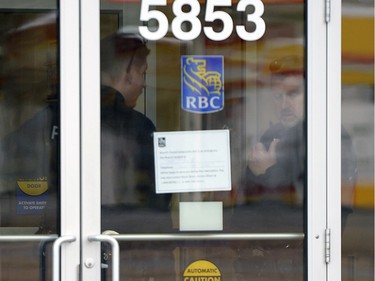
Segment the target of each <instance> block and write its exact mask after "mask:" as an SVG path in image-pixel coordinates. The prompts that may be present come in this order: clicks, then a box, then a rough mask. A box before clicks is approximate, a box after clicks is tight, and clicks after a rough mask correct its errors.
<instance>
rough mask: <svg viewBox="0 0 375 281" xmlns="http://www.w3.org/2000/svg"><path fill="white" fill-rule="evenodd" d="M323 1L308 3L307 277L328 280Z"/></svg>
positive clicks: (310, 280) (310, 0) (310, 279)
mask: <svg viewBox="0 0 375 281" xmlns="http://www.w3.org/2000/svg"><path fill="white" fill-rule="evenodd" d="M324 8H325V7H324V1H313V0H308V1H307V138H308V139H307V144H308V146H307V161H308V162H307V169H308V170H307V181H308V182H307V189H308V190H307V207H308V210H307V214H308V218H307V255H308V256H307V277H308V280H309V281H313V280H326V278H327V266H326V263H325V251H324V249H325V248H324V247H325V229H326V223H327V206H326V204H325V203H326V200H327V194H326V188H327V169H326V167H327V159H326V153H327V125H326V122H327V101H326V94H327V86H326V71H327V70H326V44H327V42H326V24H325V14H324Z"/></svg>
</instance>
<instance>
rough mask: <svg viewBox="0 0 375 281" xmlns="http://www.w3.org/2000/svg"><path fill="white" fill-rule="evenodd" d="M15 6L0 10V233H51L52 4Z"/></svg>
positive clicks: (55, 184)
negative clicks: (6, 231) (1, 230)
mask: <svg viewBox="0 0 375 281" xmlns="http://www.w3.org/2000/svg"><path fill="white" fill-rule="evenodd" d="M17 4H18V5H14V4H7V3H4V2H2V4H1V6H0V26H1V27H0V60H1V66H0V95H1V98H0V107H1V110H0V122H1V126H0V140H1V142H0V145H1V148H0V149H1V151H0V162H1V164H0V167H1V169H0V181H1V190H0V200H1V204H0V205H1V211H0V216H1V219H0V227H1V228H7V229H12V231H13V230H14V228H15V227H16V228H18V230H19V233H18V234H32V233H36V232H38V233H56V232H57V231H58V225H59V223H58V211H59V209H58V198H57V195H58V193H59V173H60V171H59V86H58V82H59V73H58V44H59V43H58V39H57V38H58V25H57V11H56V5H57V3H56V2H55V1H49V2H48V1H44V2H43V3H42V2H40V3H38V4H37V3H34V2H27V3H26V2H25V3H21V2H17ZM20 7H22V8H20ZM5 230H6V229H4V231H5ZM13 233H14V232H13Z"/></svg>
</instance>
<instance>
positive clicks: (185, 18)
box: [139, 0, 266, 41]
mask: <svg viewBox="0 0 375 281" xmlns="http://www.w3.org/2000/svg"><path fill="white" fill-rule="evenodd" d="M166 5H167V0H143V1H142V4H141V13H140V20H141V21H144V22H148V21H149V20H155V21H156V22H157V23H158V27H157V28H156V29H155V30H150V29H149V28H148V27H147V26H140V27H139V32H140V33H141V35H142V36H143V37H145V38H146V39H148V40H159V39H161V38H163V37H164V36H165V35H166V34H167V32H168V29H169V22H168V18H167V16H166V15H165V14H164V13H163V12H161V11H159V10H151V9H150V7H151V6H166ZM184 6H189V7H190V9H189V11H187V12H185V11H183V7H184ZM231 6H232V0H207V3H206V11H205V18H204V20H205V22H208V23H212V22H214V21H215V20H218V21H221V22H222V29H221V30H220V31H215V30H214V29H213V28H212V27H209V26H204V27H203V32H204V34H205V35H206V36H207V38H209V39H211V40H214V41H222V40H225V39H227V38H228V37H229V36H230V35H231V34H232V32H233V29H234V24H233V20H232V18H231V16H230V15H229V14H228V13H226V12H225V11H217V10H215V8H216V7H231ZM248 6H253V8H254V11H253V12H252V13H250V14H247V15H246V22H252V23H253V24H255V29H254V30H253V31H251V32H249V31H247V30H246V28H245V26H244V25H237V26H235V29H236V32H237V34H238V36H239V37H240V38H241V39H242V40H245V41H255V40H258V39H259V38H261V37H262V36H263V34H264V32H265V31H266V24H265V22H264V20H263V18H262V15H263V12H264V5H263V2H262V1H261V0H240V1H239V2H238V4H237V11H238V12H245V11H246V8H247V7H248ZM200 9H201V5H200V4H199V1H198V0H175V1H173V4H172V10H173V14H174V15H175V17H174V18H173V20H172V23H171V30H172V33H173V35H174V36H175V37H176V38H178V39H180V40H193V39H195V38H197V37H198V36H199V35H200V33H201V31H202V24H201V21H200V20H199V18H198V15H199V13H200ZM184 22H190V24H191V28H190V30H188V31H186V30H183V23H184Z"/></svg>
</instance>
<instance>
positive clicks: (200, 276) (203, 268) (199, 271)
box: [183, 260, 221, 281]
mask: <svg viewBox="0 0 375 281" xmlns="http://www.w3.org/2000/svg"><path fill="white" fill-rule="evenodd" d="M183 277H184V281H221V272H220V270H219V269H218V268H217V266H216V265H215V264H213V263H212V262H210V261H207V260H197V261H195V262H193V263H191V264H189V265H188V266H187V267H186V269H185V271H184V276H183Z"/></svg>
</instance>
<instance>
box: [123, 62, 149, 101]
mask: <svg viewBox="0 0 375 281" xmlns="http://www.w3.org/2000/svg"><path fill="white" fill-rule="evenodd" d="M146 70H147V63H145V64H144V65H143V66H141V67H140V68H138V67H136V66H134V65H133V66H132V67H131V68H130V71H129V78H128V79H127V81H126V83H127V87H126V90H125V91H124V97H125V102H126V105H127V106H128V107H131V108H134V107H135V106H136V104H137V100H138V98H139V96H140V95H141V94H142V92H143V88H144V87H145V74H146Z"/></svg>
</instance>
